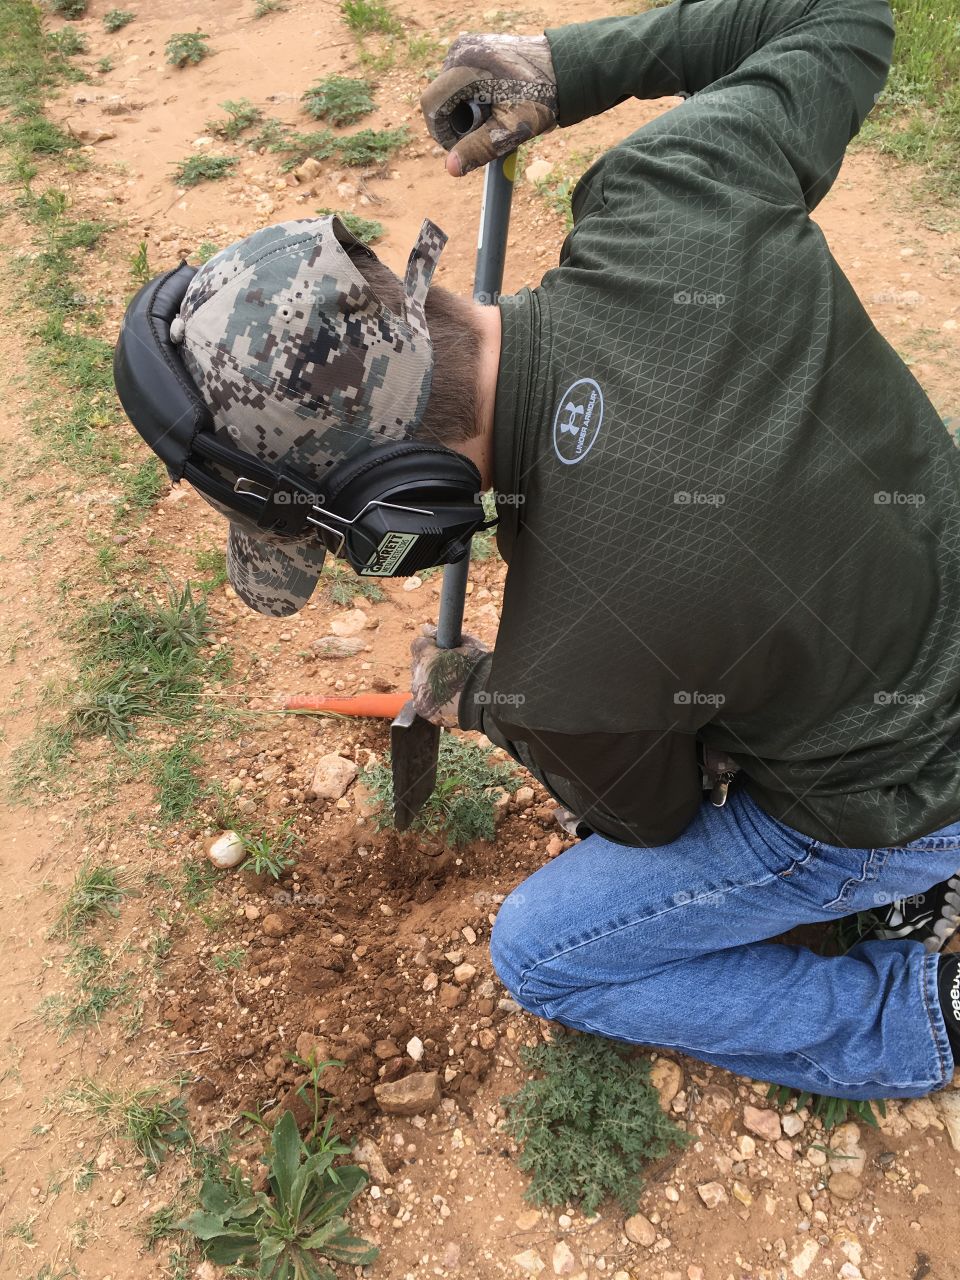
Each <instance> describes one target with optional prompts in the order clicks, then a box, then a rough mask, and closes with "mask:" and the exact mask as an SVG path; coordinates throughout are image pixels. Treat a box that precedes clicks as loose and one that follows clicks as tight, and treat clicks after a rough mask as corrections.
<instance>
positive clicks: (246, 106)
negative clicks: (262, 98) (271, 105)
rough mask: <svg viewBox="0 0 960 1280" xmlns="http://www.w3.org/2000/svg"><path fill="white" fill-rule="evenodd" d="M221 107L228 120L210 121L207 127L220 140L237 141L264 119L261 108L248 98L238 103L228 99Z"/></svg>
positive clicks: (239, 99) (240, 99) (239, 100)
mask: <svg viewBox="0 0 960 1280" xmlns="http://www.w3.org/2000/svg"><path fill="white" fill-rule="evenodd" d="M220 105H221V107H223V109H224V111H226V113H227V118H226V120H208V121H207V126H206V127H207V130H208V131H209V132H210V133H212V134H215V135H216V136H217V137H218V138H225V139H226V140H227V141H228V142H234V141H236V139H237V138H239V137H240V135H241V134H242V133H245V132H246V131H247V129H252V128H253V126H254V125H255V124H259V123H260V121H261V120H262V119H263V112H262V111H261V110H260V108H259V107H255V106H254V105H253V103H252V102H250V101H249V99H247V98H238V99H237V100H236V102H233V101H231V100H229V99H228V100H227V101H226V102H221V103H220Z"/></svg>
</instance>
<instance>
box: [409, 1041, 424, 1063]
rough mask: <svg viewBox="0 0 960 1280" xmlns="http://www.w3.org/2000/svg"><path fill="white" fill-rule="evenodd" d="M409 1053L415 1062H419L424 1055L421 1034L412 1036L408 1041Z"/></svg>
mask: <svg viewBox="0 0 960 1280" xmlns="http://www.w3.org/2000/svg"><path fill="white" fill-rule="evenodd" d="M407 1053H408V1054H409V1055H410V1057H411V1058H412V1059H413V1060H414V1062H419V1061H420V1059H421V1058H422V1057H423V1041H422V1040H421V1039H420V1037H419V1036H411V1037H410V1039H409V1040H408V1041H407Z"/></svg>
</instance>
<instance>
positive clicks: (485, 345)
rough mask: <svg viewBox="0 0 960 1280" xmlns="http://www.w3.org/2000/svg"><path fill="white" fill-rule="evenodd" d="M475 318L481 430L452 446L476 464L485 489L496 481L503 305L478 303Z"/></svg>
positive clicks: (482, 486)
mask: <svg viewBox="0 0 960 1280" xmlns="http://www.w3.org/2000/svg"><path fill="white" fill-rule="evenodd" d="M475 318H476V322H477V327H478V329H479V331H480V352H479V361H478V365H479V367H478V370H477V376H478V378H479V382H480V394H479V397H478V409H477V419H478V427H479V430H478V432H477V434H476V435H475V436H471V437H470V439H469V440H461V441H460V442H459V443H457V444H454V445H451V446H450V447H451V448H452V449H455V450H456V452H457V453H462V454H463V455H464V456H465V457H467V458H469V459H470V461H471V462H473V463H474V464H475V465H476V467H477V470H478V471H479V472H480V481H481V488H482V489H483V490H484V491H485V490H487V489H489V488H490V487H491V486H492V484H493V415H494V410H495V408H496V403H497V378H498V376H499V373H500V308H499V307H496V306H494V307H481V306H477V307H476V309H475Z"/></svg>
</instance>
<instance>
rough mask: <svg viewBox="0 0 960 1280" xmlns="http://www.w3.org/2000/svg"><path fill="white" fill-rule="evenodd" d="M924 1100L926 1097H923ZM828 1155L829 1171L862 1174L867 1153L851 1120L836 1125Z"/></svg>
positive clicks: (857, 1128) (858, 1129) (858, 1130)
mask: <svg viewBox="0 0 960 1280" xmlns="http://www.w3.org/2000/svg"><path fill="white" fill-rule="evenodd" d="M924 1101H926V1099H924ZM830 1151H831V1153H833V1152H835V1153H836V1154H831V1155H830V1156H829V1157H828V1163H829V1165H830V1171H831V1173H852V1174H853V1176H854V1177H855V1178H859V1177H861V1176H862V1174H863V1168H864V1165H865V1164H866V1162H867V1153H866V1151H864V1149H863V1147H861V1146H860V1128H859V1126H858V1125H855V1124H853V1123H852V1122H850V1123H848V1124H841V1125H838V1126H837V1128H836V1129H834V1131H833V1133H832V1134H831V1135H830Z"/></svg>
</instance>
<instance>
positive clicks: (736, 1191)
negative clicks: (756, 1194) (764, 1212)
mask: <svg viewBox="0 0 960 1280" xmlns="http://www.w3.org/2000/svg"><path fill="white" fill-rule="evenodd" d="M731 1191H732V1192H733V1197H734V1199H735V1200H739V1201H740V1203H741V1204H742V1205H745V1206H746V1207H747V1208H748V1209H749V1207H750V1206H751V1205H752V1204H753V1193H752V1192H751V1190H750V1188H749V1187H746V1186H744V1184H743V1183H742V1182H735V1183H734V1184H733V1186H732V1187H731Z"/></svg>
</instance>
